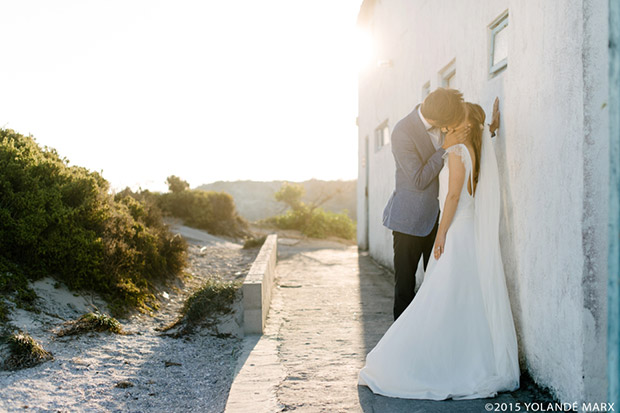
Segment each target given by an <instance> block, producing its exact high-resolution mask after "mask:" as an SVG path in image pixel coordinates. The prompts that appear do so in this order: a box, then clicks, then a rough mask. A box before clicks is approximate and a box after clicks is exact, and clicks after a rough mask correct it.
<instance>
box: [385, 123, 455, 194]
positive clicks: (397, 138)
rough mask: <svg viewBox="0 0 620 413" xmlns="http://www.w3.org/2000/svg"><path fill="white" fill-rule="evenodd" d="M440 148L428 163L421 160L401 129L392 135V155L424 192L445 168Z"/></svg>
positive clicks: (443, 151) (442, 152) (395, 130)
mask: <svg viewBox="0 0 620 413" xmlns="http://www.w3.org/2000/svg"><path fill="white" fill-rule="evenodd" d="M444 153H446V151H445V150H444V149H443V148H439V149H438V150H437V151H436V152H435V153H434V154H433V155H432V156H431V157H430V158H428V159H427V160H426V162H425V161H424V160H423V159H422V158H421V156H420V154H419V153H418V150H417V149H416V147H415V145H414V143H413V141H412V140H411V139H410V138H409V136H407V135H406V134H405V133H404V132H403V131H402V130H401V129H398V128H395V129H394V132H393V133H392V154H393V155H394V160H395V161H396V163H397V164H398V165H399V166H400V168H401V169H402V170H403V171H404V172H405V174H406V175H407V176H408V177H409V179H410V180H411V182H413V184H414V186H415V187H416V189H418V190H420V191H422V190H424V189H426V187H428V186H429V185H430V183H431V182H433V180H434V179H435V178H436V177H437V175H439V171H441V168H442V167H443V154H444Z"/></svg>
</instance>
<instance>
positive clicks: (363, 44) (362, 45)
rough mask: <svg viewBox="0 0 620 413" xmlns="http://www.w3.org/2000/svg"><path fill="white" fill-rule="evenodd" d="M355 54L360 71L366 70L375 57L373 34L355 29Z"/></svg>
mask: <svg viewBox="0 0 620 413" xmlns="http://www.w3.org/2000/svg"><path fill="white" fill-rule="evenodd" d="M355 52H356V57H357V65H358V68H359V69H360V70H363V69H364V68H366V67H367V66H368V65H369V64H370V63H371V62H372V59H373V57H374V55H375V45H374V40H373V37H372V34H371V33H370V32H369V31H368V30H365V29H361V28H356V29H355Z"/></svg>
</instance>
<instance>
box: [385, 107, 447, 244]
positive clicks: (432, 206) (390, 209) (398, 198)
mask: <svg viewBox="0 0 620 413" xmlns="http://www.w3.org/2000/svg"><path fill="white" fill-rule="evenodd" d="M419 106H420V105H418V106H416V107H415V109H414V110H413V111H412V112H411V113H410V114H408V115H407V116H405V117H404V118H403V119H401V120H400V121H399V122H398V123H397V124H396V126H394V129H393V130H392V154H393V155H394V160H395V161H396V188H395V189H394V192H393V193H392V196H390V199H389V200H388V203H387V205H386V206H385V209H384V210H383V225H385V226H386V227H387V228H389V229H391V230H392V231H398V232H402V233H404V234H409V235H415V236H419V237H423V236H426V235H428V234H430V232H431V231H432V229H433V227H434V226H435V222H436V221H437V215H438V214H439V201H438V199H437V197H438V194H439V180H438V179H437V176H438V175H439V171H441V168H442V167H443V154H444V153H445V152H446V151H445V150H444V149H443V148H439V149H437V150H436V149H435V146H433V142H432V141H431V137H430V135H429V134H428V132H427V131H426V128H425V127H424V124H423V123H422V120H421V119H420V116H419V115H418V107H419Z"/></svg>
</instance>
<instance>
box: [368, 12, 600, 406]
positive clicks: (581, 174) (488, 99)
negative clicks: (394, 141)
mask: <svg viewBox="0 0 620 413" xmlns="http://www.w3.org/2000/svg"><path fill="white" fill-rule="evenodd" d="M359 20H360V25H361V26H362V27H363V28H364V29H366V30H368V31H369V32H370V33H371V35H372V38H373V39H374V44H375V47H374V50H375V52H374V58H373V62H372V64H369V65H368V67H366V68H365V69H364V70H363V72H361V74H360V79H359V118H358V125H359V176H358V213H357V216H358V243H359V245H360V247H362V248H368V249H369V251H370V253H371V255H372V256H373V257H374V258H375V259H376V260H378V261H379V262H381V263H383V264H385V265H386V266H388V267H393V264H392V257H393V252H392V236H391V232H390V231H389V230H387V229H386V228H385V227H383V225H382V213H383V208H384V206H385V204H386V201H387V200H388V198H389V196H390V194H391V192H392V191H393V189H394V172H395V167H394V160H393V156H392V153H391V147H390V140H389V135H390V132H391V128H392V127H393V126H394V125H395V124H396V122H398V121H399V120H400V119H401V118H403V117H404V116H405V115H407V114H408V113H409V112H410V111H411V110H412V109H413V108H414V106H415V105H416V104H417V103H419V102H420V101H421V100H422V99H423V98H424V97H425V96H426V94H428V93H429V91H431V90H434V89H435V88H436V87H438V86H450V87H453V88H457V89H460V90H461V91H462V92H463V94H464V97H465V99H466V100H468V101H472V102H476V103H479V104H480V105H481V106H482V107H483V108H484V109H485V111H486V113H487V120H489V121H490V115H491V109H492V105H493V101H494V99H495V97H499V99H500V110H501V116H502V118H501V128H500V131H499V136H498V138H497V140H496V144H495V150H496V153H497V158H498V163H499V168H500V174H501V184H502V202H503V205H502V218H501V224H500V225H501V227H500V241H501V246H502V252H503V257H504V265H505V269H506V277H507V282H508V287H509V293H510V296H511V304H512V310H513V313H514V317H515V323H516V328H517V333H518V338H519V351H520V356H521V369H522V371H525V370H527V371H528V372H529V373H530V375H531V376H532V377H533V378H534V379H535V380H536V381H537V383H539V384H540V385H542V386H544V387H548V388H549V389H551V391H552V392H553V393H554V394H555V396H557V397H558V399H559V400H560V401H562V402H574V401H587V402H602V401H605V400H607V356H606V337H607V307H606V304H607V300H606V283H607V219H608V216H607V214H608V209H607V208H608V207H607V205H608V195H609V189H608V188H609V187H608V181H609V161H608V159H609V155H608V150H609V129H608V128H609V119H608V112H607V110H608V109H607V101H608V75H607V68H608V54H607V53H608V52H607V42H608V3H607V0H591V1H588V0H578V1H575V0H551V1H548V0H475V1H474V0H434V1H429V0H374V1H371V0H365V1H364V2H363V5H362V8H361V11H360V16H359Z"/></svg>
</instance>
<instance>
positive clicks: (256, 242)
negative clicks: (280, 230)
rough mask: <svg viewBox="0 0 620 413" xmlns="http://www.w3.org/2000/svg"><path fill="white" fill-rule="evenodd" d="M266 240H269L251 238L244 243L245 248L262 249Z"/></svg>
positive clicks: (265, 238) (265, 237)
mask: <svg viewBox="0 0 620 413" xmlns="http://www.w3.org/2000/svg"><path fill="white" fill-rule="evenodd" d="M266 240H267V236H264V237H258V238H249V239H247V240H246V241H245V242H244V243H243V248H244V249H250V248H259V247H262V246H263V244H264V243H265V241H266Z"/></svg>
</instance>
